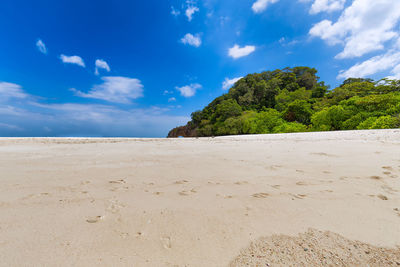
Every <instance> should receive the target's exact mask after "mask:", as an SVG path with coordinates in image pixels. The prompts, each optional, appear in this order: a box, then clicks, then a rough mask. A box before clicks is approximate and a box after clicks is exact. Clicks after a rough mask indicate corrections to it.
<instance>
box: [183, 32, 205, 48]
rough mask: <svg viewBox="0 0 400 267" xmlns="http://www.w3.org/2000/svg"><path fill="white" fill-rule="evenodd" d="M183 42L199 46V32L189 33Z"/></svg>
mask: <svg viewBox="0 0 400 267" xmlns="http://www.w3.org/2000/svg"><path fill="white" fill-rule="evenodd" d="M181 43H183V44H188V45H191V46H194V47H199V46H200V45H201V38H200V36H199V34H196V35H193V34H191V33H187V34H185V36H184V37H182V39H181Z"/></svg>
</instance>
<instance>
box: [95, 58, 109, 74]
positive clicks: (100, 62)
mask: <svg viewBox="0 0 400 267" xmlns="http://www.w3.org/2000/svg"><path fill="white" fill-rule="evenodd" d="M95 66H96V69H95V71H94V73H95V74H96V75H99V69H104V70H106V71H107V72H110V66H108V64H107V62H106V61H104V60H102V59H96V62H95Z"/></svg>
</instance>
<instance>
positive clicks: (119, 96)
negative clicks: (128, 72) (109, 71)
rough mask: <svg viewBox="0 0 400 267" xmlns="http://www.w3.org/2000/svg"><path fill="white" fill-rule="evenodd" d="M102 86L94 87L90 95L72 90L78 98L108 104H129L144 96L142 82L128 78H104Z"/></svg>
mask: <svg viewBox="0 0 400 267" xmlns="http://www.w3.org/2000/svg"><path fill="white" fill-rule="evenodd" d="M101 79H102V80H103V83H102V84H97V85H95V86H93V87H92V89H91V90H90V91H89V92H88V93H84V92H81V91H78V90H76V89H75V88H71V91H73V92H74V93H75V95H76V96H79V97H85V98H94V99H101V100H105V101H108V102H114V103H123V104H129V103H131V100H134V99H137V98H140V97H142V96H143V85H142V83H141V81H140V80H138V79H134V78H128V77H117V76H114V77H113V76H108V77H102V78H101Z"/></svg>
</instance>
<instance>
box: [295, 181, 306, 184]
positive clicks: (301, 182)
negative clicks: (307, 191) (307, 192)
mask: <svg viewBox="0 0 400 267" xmlns="http://www.w3.org/2000/svg"><path fill="white" fill-rule="evenodd" d="M296 185H308V183H306V182H303V181H300V182H297V183H296Z"/></svg>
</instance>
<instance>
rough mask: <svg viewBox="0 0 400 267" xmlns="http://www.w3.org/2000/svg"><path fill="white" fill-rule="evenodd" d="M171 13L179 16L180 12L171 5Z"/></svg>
mask: <svg viewBox="0 0 400 267" xmlns="http://www.w3.org/2000/svg"><path fill="white" fill-rule="evenodd" d="M171 14H172V15H173V16H175V17H177V16H179V15H180V14H181V12H180V11H179V10H177V9H175V8H174V7H173V6H171Z"/></svg>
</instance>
